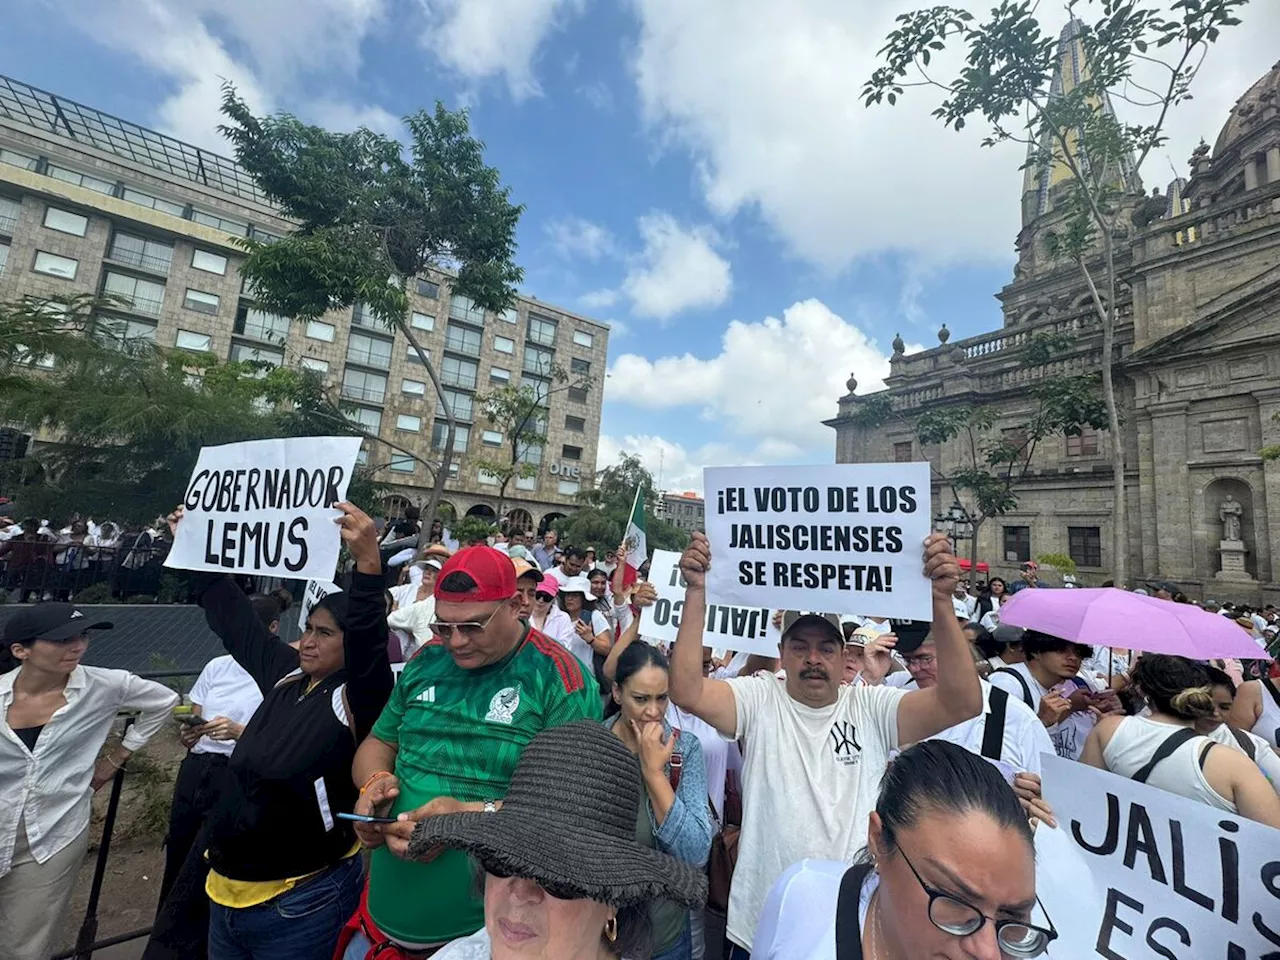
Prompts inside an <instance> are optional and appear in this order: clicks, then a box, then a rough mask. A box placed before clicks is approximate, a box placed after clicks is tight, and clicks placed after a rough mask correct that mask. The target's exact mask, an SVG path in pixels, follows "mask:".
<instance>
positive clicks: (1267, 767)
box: [1207, 723, 1280, 793]
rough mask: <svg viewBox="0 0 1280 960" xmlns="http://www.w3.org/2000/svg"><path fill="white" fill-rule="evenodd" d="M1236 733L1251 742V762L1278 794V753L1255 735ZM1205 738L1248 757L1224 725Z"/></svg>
mask: <svg viewBox="0 0 1280 960" xmlns="http://www.w3.org/2000/svg"><path fill="white" fill-rule="evenodd" d="M1238 732H1239V733H1240V736H1242V737H1244V738H1245V739H1246V740H1251V741H1253V762H1254V763H1256V764H1257V765H1258V769H1260V770H1261V771H1262V772H1263V774H1264V775H1265V776H1266V778H1267V780H1268V781H1270V783H1271V786H1273V787H1275V789H1276V792H1277V793H1280V753H1276V752H1275V750H1273V749H1272V747H1271V744H1269V743H1267V741H1265V740H1263V739H1262V738H1261V737H1260V736H1258V735H1257V734H1256V733H1249V731H1247V730H1241V731H1238ZM1207 736H1208V737H1209V739H1210V740H1212V741H1213V742H1214V743H1220V744H1222V745H1223V746H1226V747H1230V748H1231V749H1232V750H1234V751H1236V752H1237V753H1242V754H1244V755H1245V756H1246V757H1247V756H1249V754H1248V753H1245V749H1244V747H1242V746H1240V741H1239V740H1237V739H1236V737H1235V734H1233V733H1232V732H1231V729H1230V728H1229V727H1228V726H1227V725H1226V724H1225V723H1224V724H1222V725H1221V726H1219V727H1218V728H1217V729H1215V730H1214V731H1213V732H1212V733H1210V734H1207Z"/></svg>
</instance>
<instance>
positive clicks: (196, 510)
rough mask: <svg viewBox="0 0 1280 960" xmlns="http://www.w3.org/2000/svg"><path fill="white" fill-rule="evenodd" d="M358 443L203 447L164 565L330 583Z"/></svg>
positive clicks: (318, 440) (333, 440) (296, 440)
mask: <svg viewBox="0 0 1280 960" xmlns="http://www.w3.org/2000/svg"><path fill="white" fill-rule="evenodd" d="M359 450H360V438H359V437H292V438H289V439H285V440H251V441H248V442H246V443H228V444H225V445H224V446H220V447H205V448H204V449H203V450H201V451H200V457H199V459H197V460H196V468H195V470H194V472H193V473H192V474H191V481H190V482H189V483H188V484H187V490H186V493H185V495H184V496H183V498H182V506H183V519H182V523H181V524H180V525H179V527H178V534H177V536H176V537H175V538H174V541H173V549H172V550H170V551H169V557H168V559H166V560H165V566H168V567H177V568H178V569H181V570H208V571H216V572H219V573H252V574H262V575H265V576H273V577H290V578H296V579H299V580H301V579H314V580H328V579H329V578H330V577H332V576H333V573H334V568H335V567H337V565H338V548H339V543H340V539H341V538H340V537H339V534H338V525H337V524H336V523H334V522H333V518H334V517H336V516H339V513H338V511H337V510H335V509H334V508H333V505H334V504H335V503H337V502H339V501H340V500H345V499H346V496H347V485H348V484H349V483H350V482H351V472H352V470H353V469H354V468H355V463H356V455H357V453H358V452H359Z"/></svg>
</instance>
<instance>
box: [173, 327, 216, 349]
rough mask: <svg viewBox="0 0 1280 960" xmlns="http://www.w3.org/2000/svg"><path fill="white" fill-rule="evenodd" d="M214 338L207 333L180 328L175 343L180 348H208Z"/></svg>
mask: <svg viewBox="0 0 1280 960" xmlns="http://www.w3.org/2000/svg"><path fill="white" fill-rule="evenodd" d="M212 344H213V338H212V337H211V336H209V335H208V334H207V333H194V332H192V331H191V330H179V331H178V338H177V340H175V341H174V343H173V345H174V346H175V347H177V348H178V349H179V350H196V351H200V350H208V349H209V347H210V346H211V345H212Z"/></svg>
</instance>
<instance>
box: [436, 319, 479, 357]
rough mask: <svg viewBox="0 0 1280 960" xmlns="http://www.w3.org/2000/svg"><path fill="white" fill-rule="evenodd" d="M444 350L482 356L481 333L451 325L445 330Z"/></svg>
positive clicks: (455, 324)
mask: <svg viewBox="0 0 1280 960" xmlns="http://www.w3.org/2000/svg"><path fill="white" fill-rule="evenodd" d="M444 348H445V349H446V350H454V351H457V352H458V353H465V354H467V355H468V356H471V357H478V356H480V331H479V330H472V329H471V328H470V327H464V326H462V325H460V324H457V323H451V324H449V325H448V327H446V328H445V333H444Z"/></svg>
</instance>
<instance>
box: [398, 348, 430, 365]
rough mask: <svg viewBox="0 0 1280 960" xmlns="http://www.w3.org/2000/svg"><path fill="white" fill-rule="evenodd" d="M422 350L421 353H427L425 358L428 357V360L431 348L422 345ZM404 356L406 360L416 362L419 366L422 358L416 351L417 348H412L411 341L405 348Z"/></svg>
mask: <svg viewBox="0 0 1280 960" xmlns="http://www.w3.org/2000/svg"><path fill="white" fill-rule="evenodd" d="M422 352H423V353H425V354H426V355H427V359H428V360H430V359H431V350H430V348H428V347H423V348H422ZM404 357H405V359H406V360H408V361H409V362H410V363H416V364H418V365H419V366H421V365H422V358H421V357H420V356H418V351H417V350H415V349H414V348H413V344H412V343H411V344H409V346H408V347H406V348H405V352H404Z"/></svg>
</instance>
